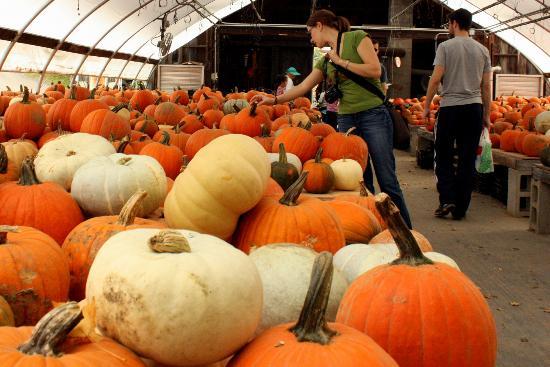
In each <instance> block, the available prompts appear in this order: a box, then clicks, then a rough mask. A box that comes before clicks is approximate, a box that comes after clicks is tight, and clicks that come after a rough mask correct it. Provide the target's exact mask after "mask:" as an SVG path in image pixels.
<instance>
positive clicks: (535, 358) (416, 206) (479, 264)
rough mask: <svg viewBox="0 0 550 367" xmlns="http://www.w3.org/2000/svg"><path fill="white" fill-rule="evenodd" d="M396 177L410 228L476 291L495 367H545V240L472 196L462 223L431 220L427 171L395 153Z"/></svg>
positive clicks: (432, 193) (548, 337) (549, 257)
mask: <svg viewBox="0 0 550 367" xmlns="http://www.w3.org/2000/svg"><path fill="white" fill-rule="evenodd" d="M396 157H397V165H398V174H399V179H400V181H401V185H402V187H403V190H404V192H405V196H406V198H407V203H408V205H409V209H410V211H411V213H412V215H413V223H414V226H415V227H416V229H418V230H419V231H420V232H421V233H423V234H425V235H426V236H427V237H428V238H429V240H430V241H431V243H432V245H433V247H434V249H435V251H440V252H442V253H444V254H446V255H448V256H450V257H452V258H453V259H454V260H455V261H456V262H457V263H458V265H459V266H460V267H461V269H462V271H463V272H464V273H466V274H467V275H468V276H469V277H470V278H471V279H472V280H473V281H474V282H475V283H476V284H477V285H478V286H479V287H480V288H481V290H482V292H483V294H484V295H485V298H486V299H487V301H488V303H489V305H490V306H491V309H492V311H493V315H494V317H495V321H496V324H497V330H498V341H499V345H498V363H497V366H499V367H512V366H513V367H516V366H533V367H534V366H550V251H549V250H550V236H549V235H536V234H535V233H534V232H530V231H528V219H527V218H514V217H511V216H510V215H508V214H507V213H506V209H505V206H504V205H503V204H501V203H500V202H499V201H497V200H495V199H493V198H491V197H489V196H485V195H480V194H477V193H474V196H473V199H472V205H471V208H470V211H469V213H468V216H467V218H466V219H465V220H463V221H453V220H451V219H447V220H442V219H437V218H434V217H433V210H434V209H435V208H436V206H437V192H436V190H435V180H434V176H433V171H431V170H422V169H419V168H417V167H416V162H415V158H414V157H412V156H411V155H409V154H408V153H404V152H400V151H396Z"/></svg>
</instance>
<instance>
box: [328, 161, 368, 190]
mask: <svg viewBox="0 0 550 367" xmlns="http://www.w3.org/2000/svg"><path fill="white" fill-rule="evenodd" d="M330 167H331V168H332V171H333V172H334V188H335V189H336V190H346V191H353V190H357V189H358V188H359V182H361V181H362V180H363V169H362V168H361V165H360V164H359V163H357V162H356V161H355V160H353V159H338V160H336V161H334V162H332V163H331V164H330Z"/></svg>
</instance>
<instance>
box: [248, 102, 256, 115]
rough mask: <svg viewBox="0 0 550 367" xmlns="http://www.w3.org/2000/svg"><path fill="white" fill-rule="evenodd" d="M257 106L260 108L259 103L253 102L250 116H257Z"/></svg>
mask: <svg viewBox="0 0 550 367" xmlns="http://www.w3.org/2000/svg"><path fill="white" fill-rule="evenodd" d="M256 108H258V104H257V103H252V106H250V116H256Z"/></svg>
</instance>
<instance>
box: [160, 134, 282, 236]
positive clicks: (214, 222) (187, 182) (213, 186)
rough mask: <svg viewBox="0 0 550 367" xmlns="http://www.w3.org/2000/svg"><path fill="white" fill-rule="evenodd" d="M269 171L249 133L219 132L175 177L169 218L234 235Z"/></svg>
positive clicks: (192, 227) (174, 224) (166, 209)
mask: <svg viewBox="0 0 550 367" xmlns="http://www.w3.org/2000/svg"><path fill="white" fill-rule="evenodd" d="M270 174H271V166H270V165H269V160H268V159H267V153H266V152H265V150H264V148H263V147H262V146H261V145H260V143H258V142H257V141H256V140H254V139H252V138H251V137H248V136H246V135H240V134H230V135H224V136H220V137H218V138H216V139H214V140H213V141H212V142H211V143H209V144H208V145H206V146H205V147H203V148H202V149H201V150H199V152H198V153H197V154H196V155H195V156H194V157H193V159H192V160H191V162H190V163H189V165H188V166H187V168H186V169H185V171H183V172H182V173H181V174H180V175H179V176H178V177H177V178H176V180H175V182H174V186H173V188H172V190H170V193H169V194H168V195H167V196H166V201H165V202H164V217H165V218H166V223H167V224H168V226H169V227H172V228H185V229H190V230H194V231H197V232H201V233H208V234H212V235H215V236H218V237H220V238H222V239H229V238H230V237H231V235H232V234H233V232H234V231H235V228H236V226H237V221H238V219H239V216H240V215H241V214H243V213H245V212H247V211H249V210H250V209H252V208H253V207H254V206H256V204H257V203H258V202H259V201H260V200H261V199H262V197H263V194H264V192H265V189H266V187H267V183H268V180H269V177H270Z"/></svg>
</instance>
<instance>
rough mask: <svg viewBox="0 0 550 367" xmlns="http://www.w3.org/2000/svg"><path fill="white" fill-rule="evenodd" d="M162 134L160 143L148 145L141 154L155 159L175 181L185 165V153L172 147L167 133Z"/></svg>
mask: <svg viewBox="0 0 550 367" xmlns="http://www.w3.org/2000/svg"><path fill="white" fill-rule="evenodd" d="M162 134H163V138H162V140H161V141H160V142H152V143H150V144H147V145H146V146H145V147H143V148H142V149H141V151H140V152H139V154H140V155H148V156H150V157H153V158H155V159H156V160H157V161H158V162H159V163H160V165H161V166H162V168H164V172H165V173H166V176H168V177H170V178H171V179H172V180H175V179H176V177H177V176H178V174H179V173H180V169H181V165H182V163H183V152H182V151H181V149H180V148H178V147H175V146H173V145H170V135H169V134H168V132H167V131H163V132H162Z"/></svg>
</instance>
